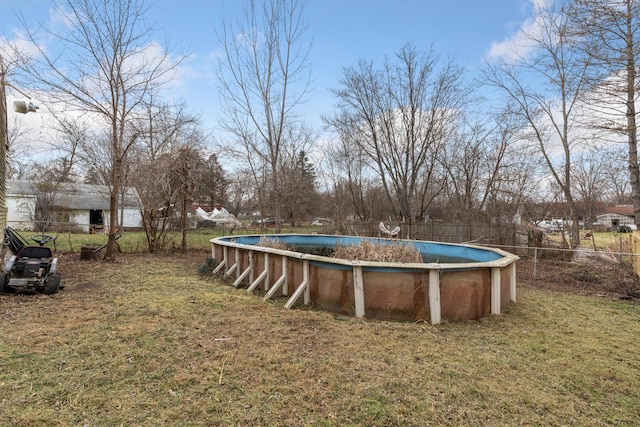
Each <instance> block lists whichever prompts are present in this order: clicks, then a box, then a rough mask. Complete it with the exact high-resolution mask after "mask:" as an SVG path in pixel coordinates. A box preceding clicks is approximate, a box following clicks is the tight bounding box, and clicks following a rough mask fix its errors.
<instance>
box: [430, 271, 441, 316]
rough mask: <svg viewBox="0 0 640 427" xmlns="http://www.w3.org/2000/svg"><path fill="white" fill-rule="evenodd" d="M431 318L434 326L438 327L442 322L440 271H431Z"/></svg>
mask: <svg viewBox="0 0 640 427" xmlns="http://www.w3.org/2000/svg"><path fill="white" fill-rule="evenodd" d="M429 316H430V320H431V324H432V325H437V324H438V323H440V322H441V321H442V309H441V307H440V270H429Z"/></svg>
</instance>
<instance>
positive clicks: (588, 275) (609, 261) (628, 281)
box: [517, 253, 640, 299]
mask: <svg viewBox="0 0 640 427" xmlns="http://www.w3.org/2000/svg"><path fill="white" fill-rule="evenodd" d="M517 275H518V285H519V286H522V285H524V286H532V287H535V288H538V289H549V290H553V291H557V292H563V293H568V294H577V295H591V296H605V297H612V298H618V299H638V298H640V278H639V277H638V276H637V275H636V274H635V273H634V272H633V268H632V266H631V265H629V264H628V263H624V262H623V263H619V262H618V261H617V260H615V259H614V258H613V257H611V256H608V255H606V254H598V253H591V254H587V253H580V254H578V255H577V256H575V257H574V259H573V261H563V260H559V259H549V258H544V259H538V260H537V262H536V260H535V259H534V258H533V257H524V258H521V260H520V261H518V264H517Z"/></svg>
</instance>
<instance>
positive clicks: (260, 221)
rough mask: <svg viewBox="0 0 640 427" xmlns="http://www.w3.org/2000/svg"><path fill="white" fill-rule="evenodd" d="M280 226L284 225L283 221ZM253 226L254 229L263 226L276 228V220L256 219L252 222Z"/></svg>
mask: <svg viewBox="0 0 640 427" xmlns="http://www.w3.org/2000/svg"><path fill="white" fill-rule="evenodd" d="M280 224H282V220H280ZM251 225H252V226H253V227H260V226H261V225H264V226H265V227H275V226H276V219H275V218H264V219H256V220H253V221H251Z"/></svg>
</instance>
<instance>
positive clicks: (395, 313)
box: [211, 234, 519, 324]
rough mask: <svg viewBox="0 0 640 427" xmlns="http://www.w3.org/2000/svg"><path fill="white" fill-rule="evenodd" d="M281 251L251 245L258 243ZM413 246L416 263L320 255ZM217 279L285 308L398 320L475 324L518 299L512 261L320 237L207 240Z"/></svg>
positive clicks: (483, 252) (453, 248)
mask: <svg viewBox="0 0 640 427" xmlns="http://www.w3.org/2000/svg"><path fill="white" fill-rule="evenodd" d="M264 237H266V238H268V239H272V240H276V241H278V242H280V243H281V244H284V245H286V249H274V248H268V247H263V246H257V244H258V243H259V242H260V239H261V238H264ZM363 239H368V240H375V242H377V243H379V244H397V243H398V242H402V243H403V244H411V245H415V246H416V248H417V249H418V251H419V252H420V254H421V255H422V259H423V262H421V263H385V262H372V261H354V260H348V259H340V258H332V257H330V256H325V255H326V254H329V253H331V252H332V251H333V249H335V248H336V247H337V246H350V245H356V244H358V243H359V242H360V241H361V240H363ZM211 244H212V257H213V258H215V259H216V260H217V261H218V263H219V264H218V266H217V267H216V269H215V270H214V273H216V274H224V275H226V276H230V277H231V278H232V279H233V280H234V281H233V286H235V287H240V286H242V287H245V288H246V289H247V290H248V291H250V292H260V293H262V295H263V297H264V298H265V299H268V298H274V297H284V298H287V301H286V303H285V307H287V308H292V307H294V306H295V305H296V304H313V305H314V306H316V307H318V308H320V309H324V310H328V311H332V312H336V313H341V314H344V315H350V316H356V317H366V318H370V319H381V320H396V321H421V320H424V321H430V322H431V323H432V324H437V323H440V322H441V321H442V320H446V321H461V320H477V319H480V318H482V317H485V316H488V315H492V314H500V313H501V312H502V311H504V310H505V309H506V308H508V307H509V305H510V304H511V303H513V302H515V301H516V261H517V260H518V259H519V258H518V257H517V256H516V255H513V254H510V253H508V252H505V251H502V250H499V249H493V248H486V247H480V246H474V245H465V244H452V243H438V242H427V241H406V240H400V241H398V240H389V239H379V238H371V237H353V236H333V235H318V234H278V235H266V236H265V235H249V236H226V237H219V238H215V239H212V240H211Z"/></svg>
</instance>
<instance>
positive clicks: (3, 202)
mask: <svg viewBox="0 0 640 427" xmlns="http://www.w3.org/2000/svg"><path fill="white" fill-rule="evenodd" d="M5 74H6V70H5V68H4V62H3V61H2V57H0V232H2V236H0V239H2V240H3V241H4V230H5V228H7V160H8V159H7V151H8V150H9V125H8V123H7V94H6V93H5V89H4V88H5V84H6V82H5Z"/></svg>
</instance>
